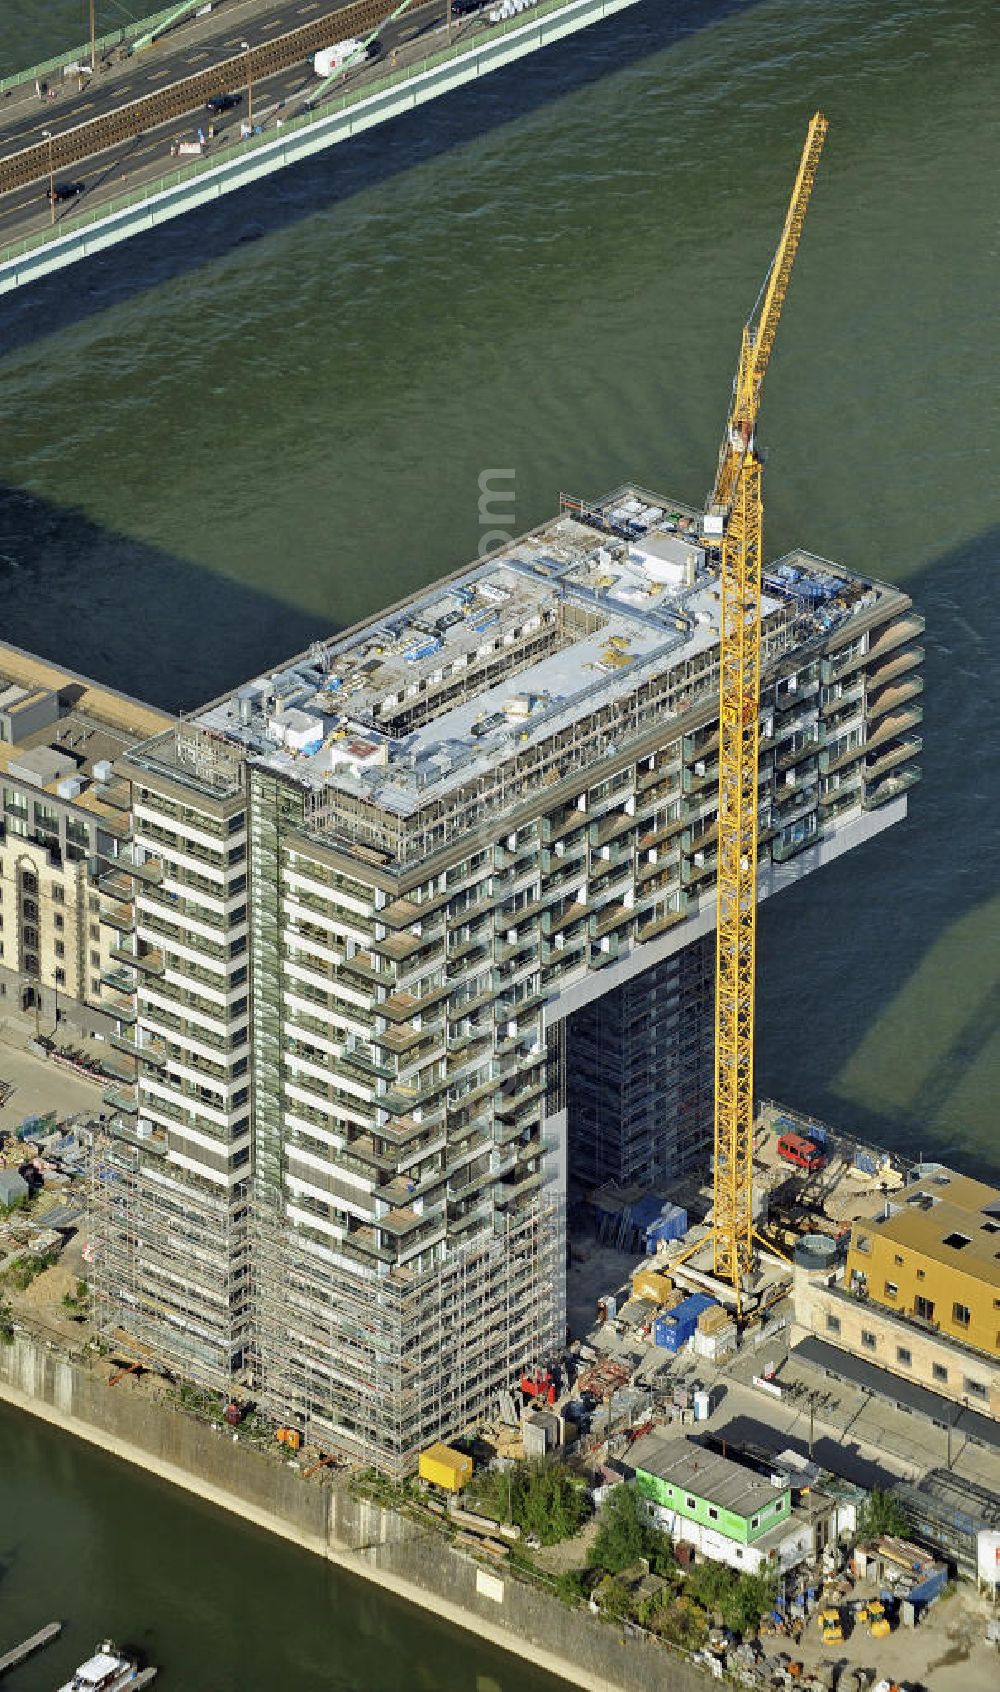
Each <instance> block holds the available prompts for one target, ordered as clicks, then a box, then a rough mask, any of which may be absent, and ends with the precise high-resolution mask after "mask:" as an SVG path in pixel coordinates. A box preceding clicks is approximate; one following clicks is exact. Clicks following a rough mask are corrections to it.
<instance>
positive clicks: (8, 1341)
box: [0, 1298, 14, 1345]
mask: <svg viewBox="0 0 1000 1692" xmlns="http://www.w3.org/2000/svg"><path fill="white" fill-rule="evenodd" d="M0 1342H2V1343H3V1344H4V1345H12V1344H13V1342H14V1317H13V1314H12V1312H11V1308H10V1305H9V1304H8V1303H7V1300H6V1299H5V1298H0Z"/></svg>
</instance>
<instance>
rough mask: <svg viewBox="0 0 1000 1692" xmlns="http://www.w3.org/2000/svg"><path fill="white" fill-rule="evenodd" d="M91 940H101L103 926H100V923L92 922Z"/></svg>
mask: <svg viewBox="0 0 1000 1692" xmlns="http://www.w3.org/2000/svg"><path fill="white" fill-rule="evenodd" d="M90 938H91V939H92V940H99V939H100V938H101V925H100V923H99V922H92V923H91V925H90Z"/></svg>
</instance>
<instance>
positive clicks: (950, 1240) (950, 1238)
mask: <svg viewBox="0 0 1000 1692" xmlns="http://www.w3.org/2000/svg"><path fill="white" fill-rule="evenodd" d="M941 1244H942V1245H946V1246H951V1249H952V1251H964V1250H965V1248H966V1246H967V1245H971V1244H972V1238H971V1235H969V1234H958V1233H956V1234H945V1237H944V1239H943V1240H942V1241H941Z"/></svg>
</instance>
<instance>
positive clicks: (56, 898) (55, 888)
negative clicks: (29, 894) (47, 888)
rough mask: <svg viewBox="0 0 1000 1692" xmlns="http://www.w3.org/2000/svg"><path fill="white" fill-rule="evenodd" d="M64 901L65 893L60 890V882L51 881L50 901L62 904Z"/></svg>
mask: <svg viewBox="0 0 1000 1692" xmlns="http://www.w3.org/2000/svg"><path fill="white" fill-rule="evenodd" d="M65 902H66V895H65V893H64V892H63V890H62V885H61V883H60V882H58V881H54V882H53V883H52V903H53V904H54V905H62V904H65Z"/></svg>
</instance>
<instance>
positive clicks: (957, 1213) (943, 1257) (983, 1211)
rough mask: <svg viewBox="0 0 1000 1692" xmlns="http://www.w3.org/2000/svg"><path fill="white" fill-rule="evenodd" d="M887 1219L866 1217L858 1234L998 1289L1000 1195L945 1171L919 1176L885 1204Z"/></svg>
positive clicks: (936, 1168)
mask: <svg viewBox="0 0 1000 1692" xmlns="http://www.w3.org/2000/svg"><path fill="white" fill-rule="evenodd" d="M886 1209H887V1214H886V1215H884V1216H871V1217H865V1218H864V1219H863V1220H861V1221H859V1222H856V1223H855V1225H854V1233H853V1239H854V1240H856V1239H857V1236H858V1234H859V1233H862V1234H864V1233H871V1234H872V1235H873V1236H878V1237H879V1238H882V1239H886V1240H890V1241H891V1242H892V1243H893V1244H894V1245H897V1246H904V1247H909V1249H910V1250H911V1251H915V1252H917V1253H919V1255H920V1256H921V1257H926V1258H927V1259H928V1260H929V1261H930V1262H933V1263H941V1264H944V1265H946V1266H947V1268H949V1269H954V1270H957V1271H958V1273H959V1274H962V1275H971V1276H972V1277H973V1278H974V1279H976V1280H979V1281H984V1282H986V1283H987V1285H990V1286H994V1287H1000V1191H998V1189H997V1188H995V1187H990V1186H988V1185H987V1184H986V1182H984V1181H974V1180H972V1179H971V1177H969V1176H967V1175H957V1174H954V1173H953V1172H952V1171H951V1170H950V1169H945V1168H944V1167H943V1166H934V1167H933V1169H931V1170H929V1171H928V1170H924V1171H922V1172H921V1173H920V1174H919V1175H918V1177H917V1179H916V1180H912V1181H910V1182H909V1183H908V1184H907V1185H906V1186H905V1187H903V1188H902V1189H901V1190H900V1191H899V1192H898V1193H895V1194H894V1195H893V1196H892V1198H890V1199H888V1200H887V1201H886Z"/></svg>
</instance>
